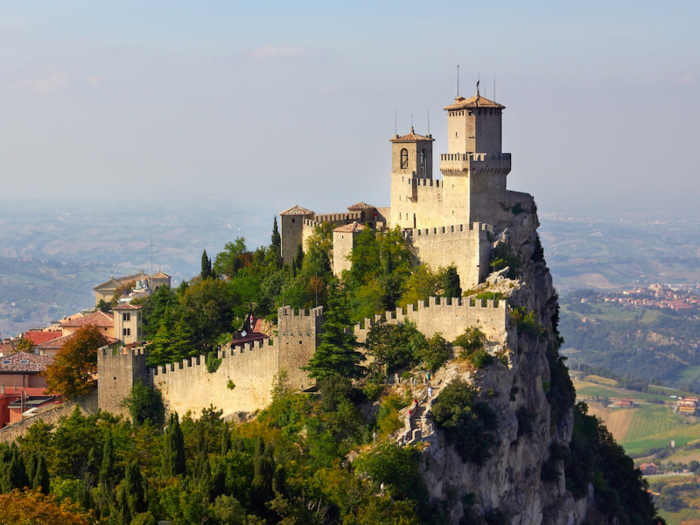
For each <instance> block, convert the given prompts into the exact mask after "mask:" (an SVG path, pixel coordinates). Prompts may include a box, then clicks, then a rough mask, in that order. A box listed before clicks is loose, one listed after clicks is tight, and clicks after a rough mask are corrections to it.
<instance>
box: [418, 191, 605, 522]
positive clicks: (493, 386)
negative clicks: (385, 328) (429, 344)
mask: <svg viewBox="0 0 700 525" xmlns="http://www.w3.org/2000/svg"><path fill="white" fill-rule="evenodd" d="M518 197H519V200H518V202H519V203H520V205H519V206H517V208H516V209H515V212H517V213H515V212H514V211H512V208H513V207H512V206H505V208H510V209H505V210H504V211H505V212H506V213H504V214H503V220H502V221H501V222H500V223H499V224H498V225H496V227H495V228H494V239H493V240H494V246H498V245H505V246H507V247H508V249H509V251H510V252H511V254H513V255H516V256H517V258H518V259H520V261H522V266H521V267H520V268H519V269H518V271H517V276H515V275H514V274H513V273H511V272H510V270H509V269H506V270H503V271H500V272H498V273H495V274H492V275H491V276H490V277H489V279H488V281H487V282H486V283H484V284H482V285H481V286H480V287H479V288H478V289H477V290H476V292H477V293H482V292H485V291H488V292H500V293H501V294H502V295H503V297H504V298H506V300H507V301H508V304H509V307H510V308H512V309H515V310H519V311H520V312H521V313H525V312H527V313H529V312H534V320H535V321H536V323H535V324H534V326H536V327H537V330H539V331H540V333H536V332H535V333H533V331H532V330H530V331H529V332H528V331H526V330H520V329H519V327H518V325H517V322H516V320H515V319H514V318H512V317H511V318H509V323H508V326H507V327H506V328H505V330H504V332H503V333H502V334H495V335H494V334H491V336H490V337H489V339H490V342H489V343H488V344H487V346H488V348H489V351H490V353H492V354H493V355H496V354H499V355H502V356H506V357H507V358H503V359H494V360H493V363H494V364H492V365H491V366H488V367H487V368H485V369H483V370H475V369H474V368H473V367H469V366H465V365H464V363H461V362H460V361H459V360H455V361H452V362H450V363H449V364H448V365H447V366H446V367H445V368H444V369H442V370H441V371H439V372H438V373H437V374H436V377H434V378H433V381H432V384H433V385H434V390H435V391H434V392H433V396H432V399H427V395H426V394H425V393H423V398H422V399H420V401H419V404H420V406H418V407H413V408H412V410H414V411H417V414H415V415H414V417H416V416H417V417H421V418H422V420H423V421H424V422H425V423H426V424H425V426H424V427H423V428H422V435H419V440H420V441H422V442H423V443H424V446H425V448H424V452H423V463H424V477H425V480H426V483H427V485H428V489H429V491H430V495H431V497H432V498H434V499H437V500H442V501H445V502H447V507H448V513H449V516H450V521H451V522H452V523H460V520H461V523H464V522H471V520H470V519H469V517H468V516H467V515H472V516H487V517H490V520H491V521H490V522H498V519H499V518H498V517H499V516H500V517H501V519H503V518H506V520H507V521H506V522H507V523H512V524H518V525H525V524H527V525H531V524H579V523H581V522H583V521H584V519H585V518H586V514H587V509H588V507H589V506H591V505H592V504H593V501H594V496H593V490H592V487H591V489H590V492H589V495H588V497H585V496H584V497H582V498H579V499H575V498H574V497H573V496H572V494H571V493H570V492H568V491H567V490H566V485H565V477H564V463H563V461H556V460H555V459H554V458H553V459H551V460H550V455H551V450H553V448H556V445H557V444H559V445H563V446H568V444H569V442H570V440H571V437H572V431H573V413H572V409H571V405H572V402H573V399H572V398H571V391H569V392H568V397H567V392H566V388H567V385H561V384H560V383H561V382H562V378H561V377H552V373H550V362H551V363H553V364H556V356H557V349H558V344H557V339H558V334H557V330H556V322H557V296H556V292H555V290H554V287H553V286H552V278H551V275H550V273H549V270H548V269H547V266H546V263H545V261H544V257H543V253H542V249H541V246H540V244H539V240H538V237H537V227H538V226H539V222H538V220H537V214H536V207H535V204H534V201H533V200H532V198H530V197H529V196H525V195H524V194H518ZM500 250H501V251H503V248H501V249H500ZM509 273H511V277H513V278H512V279H511V278H509V277H508V274H509ZM475 295H476V294H475ZM548 353H549V359H548ZM506 363H507V364H506ZM562 369H563V367H561V366H560V369H559V370H560V371H559V373H560V374H561V370H562ZM564 373H566V372H565V371H564ZM456 378H461V379H463V380H465V381H467V382H468V383H470V384H472V385H474V386H475V387H477V388H478V390H479V392H480V393H479V401H481V402H485V403H487V404H488V406H489V407H490V408H491V409H492V410H493V411H494V412H495V413H496V414H497V426H496V427H497V428H496V430H495V432H494V437H495V444H494V445H493V446H492V447H491V450H490V452H491V457H490V459H488V460H486V461H485V463H484V464H483V465H481V466H479V465H477V464H474V463H472V462H469V461H467V462H465V461H463V460H462V458H461V457H460V455H459V454H458V453H457V452H456V451H455V448H454V446H453V445H452V444H451V443H449V442H448V440H447V439H446V438H445V436H444V434H443V433H442V432H441V431H439V430H438V429H437V428H435V425H433V424H430V423H429V421H430V417H429V413H430V410H431V407H432V406H433V404H434V403H435V402H436V398H437V395H438V394H439V392H440V391H441V389H442V388H444V387H445V386H446V385H447V384H449V383H450V382H451V381H452V380H454V379H456ZM564 379H566V380H567V381H568V375H567V376H566V378H564ZM556 382H558V383H559V384H553V383H556ZM562 386H563V387H564V391H565V395H564V398H565V399H561V395H548V393H550V392H552V390H551V389H552V388H558V389H559V391H561V389H562ZM552 393H553V392H552ZM548 398H549V399H548ZM557 404H559V405H560V406H556V405H557ZM552 405H555V406H554V409H552ZM561 405H564V406H561ZM424 412H425V414H424ZM426 416H428V417H426ZM414 426H415V425H414ZM407 430H408V429H407ZM553 444H554V447H552V445H553ZM548 460H549V464H548V466H549V467H550V470H552V469H554V471H555V475H554V476H550V477H549V478H547V476H542V475H541V473H542V469H543V465H545V463H547V462H548ZM556 472H558V473H559V477H558V479H556V477H557V476H556ZM543 477H545V478H546V479H551V478H554V480H553V481H549V482H545V481H543V480H542V478H543ZM466 506H471V508H465V507H466ZM494 520H495V521H494Z"/></svg>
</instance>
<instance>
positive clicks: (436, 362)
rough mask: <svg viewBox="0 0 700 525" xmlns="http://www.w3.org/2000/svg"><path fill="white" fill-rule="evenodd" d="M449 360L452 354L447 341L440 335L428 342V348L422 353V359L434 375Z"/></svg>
mask: <svg viewBox="0 0 700 525" xmlns="http://www.w3.org/2000/svg"><path fill="white" fill-rule="evenodd" d="M449 358H450V352H449V350H448V349H447V341H445V339H444V338H443V337H442V334H439V333H438V334H435V335H434V336H433V337H431V338H430V339H429V340H428V344H427V346H425V347H424V348H423V351H422V352H421V359H422V361H423V363H424V364H425V367H426V368H427V369H428V370H430V371H431V372H433V373H434V372H435V371H436V370H438V369H439V368H440V367H441V366H442V365H444V364H445V363H446V362H447V360H448V359H449Z"/></svg>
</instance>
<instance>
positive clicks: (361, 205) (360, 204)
mask: <svg viewBox="0 0 700 525" xmlns="http://www.w3.org/2000/svg"><path fill="white" fill-rule="evenodd" d="M376 209H377V207H376V206H372V205H371V204H366V203H364V202H362V201H360V202H358V203H357V204H353V205H352V206H348V210H376Z"/></svg>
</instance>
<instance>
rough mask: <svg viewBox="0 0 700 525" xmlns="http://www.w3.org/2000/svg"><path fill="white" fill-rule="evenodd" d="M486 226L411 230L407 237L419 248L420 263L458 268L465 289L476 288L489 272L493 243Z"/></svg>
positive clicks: (416, 248)
mask: <svg viewBox="0 0 700 525" xmlns="http://www.w3.org/2000/svg"><path fill="white" fill-rule="evenodd" d="M489 232H492V230H491V228H490V227H489V226H488V225H486V224H480V223H474V224H470V225H466V224H464V225H463V224H455V225H452V226H442V227H439V228H423V229H417V230H408V231H405V232H404V236H405V237H406V239H407V240H409V242H410V243H411V245H412V246H413V247H414V248H415V255H416V260H417V262H420V263H423V264H428V265H429V266H430V267H431V268H433V269H437V268H439V267H441V266H442V267H444V268H446V267H448V266H451V265H454V266H455V268H457V273H458V274H459V278H460V283H461V286H462V289H463V290H467V289H469V288H475V287H476V286H477V285H478V284H479V283H481V282H483V280H484V279H485V278H486V276H487V275H488V273H489V256H490V254H491V242H490V241H489V239H488V233H489Z"/></svg>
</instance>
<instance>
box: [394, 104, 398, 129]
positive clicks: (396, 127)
mask: <svg viewBox="0 0 700 525" xmlns="http://www.w3.org/2000/svg"><path fill="white" fill-rule="evenodd" d="M398 134H399V125H398V118H397V116H396V108H394V135H398Z"/></svg>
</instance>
